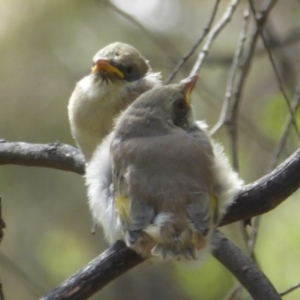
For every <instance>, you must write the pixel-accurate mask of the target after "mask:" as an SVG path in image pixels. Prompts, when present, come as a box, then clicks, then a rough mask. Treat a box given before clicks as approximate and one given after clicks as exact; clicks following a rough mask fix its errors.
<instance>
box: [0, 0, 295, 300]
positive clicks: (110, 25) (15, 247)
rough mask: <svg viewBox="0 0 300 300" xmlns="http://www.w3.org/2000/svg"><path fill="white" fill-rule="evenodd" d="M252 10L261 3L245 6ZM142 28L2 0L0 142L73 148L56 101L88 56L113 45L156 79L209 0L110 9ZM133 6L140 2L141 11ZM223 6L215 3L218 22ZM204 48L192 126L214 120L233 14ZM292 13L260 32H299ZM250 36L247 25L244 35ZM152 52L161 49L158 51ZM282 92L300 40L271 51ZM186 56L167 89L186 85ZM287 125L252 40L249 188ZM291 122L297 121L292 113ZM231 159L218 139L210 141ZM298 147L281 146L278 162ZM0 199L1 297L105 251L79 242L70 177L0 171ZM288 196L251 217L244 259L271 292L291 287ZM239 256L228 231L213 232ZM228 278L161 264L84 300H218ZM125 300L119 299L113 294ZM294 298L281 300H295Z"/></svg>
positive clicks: (84, 11)
mask: <svg viewBox="0 0 300 300" xmlns="http://www.w3.org/2000/svg"><path fill="white" fill-rule="evenodd" d="M256 2H257V3H258V4H259V3H262V1H256ZM113 3H114V4H115V5H117V7H119V8H120V9H123V10H124V11H125V12H126V13H128V14H130V15H132V16H134V17H135V18H136V19H137V20H138V21H139V22H141V24H142V25H143V26H144V28H145V29H146V31H148V32H149V33H150V35H149V34H148V33H145V31H143V30H141V28H138V27H137V26H136V25H135V24H133V23H132V22H130V21H129V20H127V19H126V18H124V17H123V16H121V15H120V14H118V13H116V11H114V10H113V9H112V8H111V7H110V6H109V5H106V4H105V1H99V0H93V1H80V0H73V1H70V0H69V1H58V0H51V1H49V0H27V1H23V0H1V2H0V45H1V47H0V56H1V67H0V78H1V80H0V91H1V100H0V138H4V139H6V140H9V141H27V142H35V143H48V142H53V141H56V140H58V141H60V142H63V143H69V144H72V145H74V141H73V140H72V137H71V135H70V132H69V124H68V120H67V103H68V99H69V96H70V94H71V92H72V90H73V88H74V85H75V83H76V81H78V80H79V79H80V78H82V77H83V76H84V75H86V74H88V72H89V70H90V66H91V58H92V56H93V55H94V53H96V52H97V50H98V49H100V48H102V47H103V46H105V45H106V44H108V43H111V42H114V41H117V40H118V41H123V42H127V43H129V44H132V45H134V46H135V47H137V48H138V49H139V50H140V52H141V53H143V55H144V56H145V57H147V58H148V59H149V60H150V63H151V65H152V67H153V69H154V70H155V71H161V72H162V75H163V77H164V79H166V78H167V77H168V75H169V74H170V73H171V71H172V70H173V68H174V67H175V65H176V64H177V62H178V61H179V59H180V57H182V56H183V55H184V54H186V53H187V52H188V51H189V49H190V48H191V46H192V45H193V44H194V43H195V41H196V40H197V38H198V37H199V36H200V34H201V32H202V30H203V28H204V26H205V24H206V22H207V20H208V18H209V16H210V13H211V11H212V6H213V4H214V1H205V0H202V1H200V0H197V1H196V0H188V1H184V0H166V1H159V0H151V1H150V0H149V1H147V2H145V1H143V2H142V1H141V0H140V1H138V0H135V1H133V0H132V1H129V0H122V1H121V0H118V1H117V0H114V2H113ZM141 3H142V5H141ZM227 3H228V1H221V4H220V9H219V13H218V14H217V20H218V19H219V18H220V17H221V15H222V13H223V12H224V9H225V7H226V5H227ZM246 5H247V1H241V4H240V7H239V8H238V9H237V12H236V13H235V15H234V16H233V19H232V21H231V23H230V24H229V25H228V26H227V27H226V28H225V29H224V30H223V31H222V33H221V34H220V36H219V37H218V39H217V40H216V42H215V43H214V45H213V47H212V49H211V52H210V54H209V55H208V57H207V60H206V61H205V64H204V67H203V69H202V71H201V80H200V81H199V84H198V86H197V90H196V93H195V94H194V99H197V98H199V100H196V101H194V105H195V107H196V109H197V117H198V118H199V119H205V120H206V121H207V122H208V123H209V125H214V124H215V123H216V122H217V120H218V117H219V114H220V111H221V107H222V103H223V100H224V94H225V89H226V83H227V77H228V74H229V69H230V64H231V61H232V57H233V53H234V49H235V47H236V43H237V39H238V34H239V30H240V28H241V26H240V24H241V21H242V12H243V10H244V8H245V6H246ZM299 18H300V4H299V2H297V1H295V0H286V1H278V4H277V5H276V7H275V9H274V11H273V12H272V14H271V17H270V21H269V23H268V28H267V29H268V31H269V32H270V31H271V32H272V34H273V35H275V37H276V38H277V40H279V41H281V42H284V41H285V39H286V38H287V37H289V36H290V35H291V34H293V32H294V30H295V29H298V31H299ZM251 28H253V26H252V27H251ZM162 49H163V50H162ZM273 52H274V55H275V59H276V63H277V66H278V68H279V72H280V74H281V77H282V78H283V80H284V85H285V87H286V89H287V90H288V94H289V95H292V94H293V92H294V90H295V86H296V84H297V81H298V80H299V70H300V57H299V55H298V54H299V42H297V39H296V41H294V43H290V44H288V45H285V44H282V46H281V47H279V48H277V49H275V50H274V51H273ZM195 58H196V56H195V55H194V56H193V57H192V58H191V59H190V60H189V61H188V62H187V64H186V65H185V66H184V67H183V68H182V71H181V72H180V73H179V74H178V75H177V76H176V80H179V79H181V78H184V76H186V75H187V74H188V73H189V71H190V69H191V67H192V65H193V62H194V61H195ZM287 117H288V111H287V108H286V104H285V102H284V100H283V98H282V96H281V94H280V93H279V92H278V85H277V83H276V80H275V76H274V73H273V70H272V67H271V65H270V62H269V60H268V57H267V55H266V53H265V52H264V51H263V47H262V45H261V43H259V44H258V50H257V55H256V56H255V59H254V60H253V65H252V69H251V73H250V75H249V77H248V80H247V84H246V86H245V89H244V93H243V100H242V105H241V110H240V114H239V120H238V121H239V158H240V172H241V175H242V177H243V178H244V179H245V181H246V182H251V181H253V180H255V179H257V178H259V177H261V176H262V175H264V174H266V173H268V172H269V171H270V163H271V161H272V153H273V151H274V148H275V146H276V144H277V143H278V140H279V138H280V136H281V134H282V131H283V126H284V124H285V120H286V118H287ZM297 119H298V120H299V113H298V114H297ZM216 139H218V140H220V141H221V142H222V143H223V144H224V146H225V148H226V152H227V154H228V155H229V157H230V155H231V149H230V143H229V139H228V132H227V130H226V129H225V128H223V129H222V130H221V131H220V132H218V134H217V135H216ZM298 146H299V140H298V139H296V138H295V136H294V133H293V130H292V138H290V139H289V140H288V144H287V147H286V149H285V151H284V153H283V155H282V156H281V157H280V159H281V160H283V159H284V158H286V157H287V156H289V155H290V154H291V153H293V151H295V149H296V148H297V147H298ZM0 194H1V195H2V198H3V212H4V219H5V221H6V223H7V229H6V230H5V236H4V240H3V242H2V244H1V245H0V247H1V250H2V251H1V253H2V254H1V255H0V277H1V281H2V283H3V287H4V293H5V295H6V298H7V299H23V300H27V299H37V298H38V297H39V296H41V295H42V294H44V293H46V292H47V291H50V290H51V289H52V288H54V287H55V286H56V285H57V284H59V283H61V282H62V281H63V280H64V279H66V278H67V277H68V276H70V275H71V274H72V273H73V272H74V271H75V270H77V269H79V268H81V267H83V266H84V265H85V264H86V263H87V262H88V261H90V260H92V259H93V258H94V257H96V256H97V255H98V254H99V253H101V252H102V251H104V250H105V249H106V247H107V244H106V243H105V242H104V239H103V236H102V232H101V230H100V229H99V230H98V231H97V234H96V236H92V235H90V233H89V232H90V228H91V225H92V222H91V217H90V214H89V211H88V206H87V204H86V194H85V186H84V180H83V178H81V177H80V176H78V175H76V174H71V173H67V172H60V171H56V170H49V169H41V168H26V167H18V166H2V167H1V169H0ZM299 205H300V204H299V192H298V193H296V194H295V195H294V196H293V197H291V199H289V200H288V201H286V202H285V203H284V204H282V205H281V206H280V207H278V208H277V209H275V210H274V211H272V212H270V213H268V214H266V215H265V216H263V217H262V222H261V226H260V231H259V235H258V241H257V247H256V250H255V253H256V256H257V258H258V262H259V264H260V265H261V266H262V268H263V270H264V271H265V272H266V274H267V276H269V278H270V279H271V280H272V282H273V283H274V284H275V286H276V287H277V288H278V290H279V291H281V290H284V289H286V288H288V287H290V286H291V285H293V284H295V283H296V282H298V281H299V278H300V274H299V271H298V267H297V266H298V265H299V264H300V261H299V254H298V249H299V247H300V236H299V230H298V219H299V217H300V209H299ZM223 230H224V232H226V234H227V235H228V236H230V237H231V238H232V239H233V240H234V241H235V242H237V243H238V244H239V245H240V246H241V247H242V248H244V249H245V245H244V244H243V240H242V238H241V234H240V231H239V228H238V226H237V225H230V226H227V228H225V229H223ZM234 283H235V279H233V277H232V275H230V274H229V273H228V272H227V271H226V270H225V269H224V268H223V266H221V265H220V264H219V263H218V262H217V261H215V260H214V259H213V258H211V259H210V260H209V261H208V262H207V263H206V264H205V265H204V266H203V268H202V269H196V268H192V269H188V268H183V267H180V266H177V265H174V264H171V263H155V264H153V265H151V264H149V263H144V264H142V265H141V266H138V267H137V268H135V269H134V270H131V271H130V272H128V273H126V274H125V275H123V276H121V277H120V278H118V279H117V280H115V281H114V282H113V283H111V284H110V285H109V286H107V287H106V288H105V289H104V290H103V291H101V292H100V293H98V294H97V295H95V296H94V297H93V299H109V300H114V299H139V300H147V299H175V300H176V299H206V300H207V299H209V300H214V299H224V297H225V295H226V293H227V291H228V290H229V289H230V288H231V287H232V286H233V284H234ZM124 295H126V296H124ZM299 297H300V291H299V290H298V291H295V292H293V293H291V294H289V295H288V296H286V297H285V298H284V299H287V300H296V299H299Z"/></svg>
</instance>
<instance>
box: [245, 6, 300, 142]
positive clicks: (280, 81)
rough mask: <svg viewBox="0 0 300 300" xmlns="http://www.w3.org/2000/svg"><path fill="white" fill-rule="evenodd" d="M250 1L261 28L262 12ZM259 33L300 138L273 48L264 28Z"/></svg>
mask: <svg viewBox="0 0 300 300" xmlns="http://www.w3.org/2000/svg"><path fill="white" fill-rule="evenodd" d="M249 3H250V7H251V11H252V13H253V15H254V19H255V21H256V24H257V27H258V28H259V24H260V18H261V15H260V13H259V14H257V12H256V10H255V7H254V3H253V0H249ZM259 35H260V36H261V39H262V41H263V44H264V47H265V48H266V50H267V53H268V57H269V60H270V62H271V65H272V67H273V70H274V74H275V76H276V80H277V83H278V87H279V90H280V91H281V93H282V95H283V98H284V100H285V102H286V104H287V107H288V109H289V112H290V114H291V117H292V124H293V126H294V128H295V131H296V133H297V136H298V138H299V139H300V132H299V128H298V125H297V122H296V119H295V114H294V112H293V109H292V106H291V103H290V100H289V98H288V95H287V94H286V91H285V89H284V87H283V83H282V80H281V78H280V75H279V72H278V70H277V67H276V65H275V62H274V58H273V55H272V52H271V50H270V48H269V45H268V42H267V40H266V38H265V36H264V33H263V30H262V28H260V31H259Z"/></svg>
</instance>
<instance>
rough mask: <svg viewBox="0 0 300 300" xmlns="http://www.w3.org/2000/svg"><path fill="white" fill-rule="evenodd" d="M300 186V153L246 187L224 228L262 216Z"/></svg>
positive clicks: (234, 204)
mask: <svg viewBox="0 0 300 300" xmlns="http://www.w3.org/2000/svg"><path fill="white" fill-rule="evenodd" d="M299 186H300V149H298V150H297V151H296V152H295V153H294V154H293V155H292V156H291V157H289V158H288V159H287V160H285V161H284V162H283V163H282V164H281V165H279V166H278V167H277V168H276V169H275V170H274V171H272V172H271V173H269V174H267V175H265V176H264V177H262V178H261V179H259V180H257V181H255V182H253V183H251V184H248V185H246V186H244V188H243V189H242V190H241V191H240V192H239V194H238V195H237V197H236V199H235V201H234V203H233V204H232V205H231V206H230V208H229V211H228V213H227V214H226V215H225V216H224V218H223V220H222V221H221V224H220V225H221V226H223V225H226V224H229V223H233V222H236V221H240V220H244V219H250V218H252V217H255V216H257V215H262V214H264V213H266V212H268V211H270V210H272V209H274V208H275V207H276V206H278V205H279V204H280V203H282V202H283V201H284V200H286V199H287V198H288V197H289V196H290V195H292V194H293V193H294V192H295V191H296V190H297V189H298V188H299Z"/></svg>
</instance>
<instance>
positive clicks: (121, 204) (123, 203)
mask: <svg viewBox="0 0 300 300" xmlns="http://www.w3.org/2000/svg"><path fill="white" fill-rule="evenodd" d="M115 201H116V208H117V211H118V214H119V216H120V218H121V219H122V221H124V222H126V223H131V221H130V215H129V211H130V199H129V198H128V197H117V198H116V200H115Z"/></svg>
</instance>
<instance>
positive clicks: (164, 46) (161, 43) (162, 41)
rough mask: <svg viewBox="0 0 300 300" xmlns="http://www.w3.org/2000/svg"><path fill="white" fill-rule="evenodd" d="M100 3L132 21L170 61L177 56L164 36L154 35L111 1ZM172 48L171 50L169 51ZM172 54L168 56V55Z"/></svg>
mask: <svg viewBox="0 0 300 300" xmlns="http://www.w3.org/2000/svg"><path fill="white" fill-rule="evenodd" d="M100 2H101V3H104V4H105V5H107V6H108V7H109V8H110V9H111V10H113V11H114V12H116V13H117V14H119V15H121V16H122V17H124V18H125V19H126V20H128V21H129V22H131V23H133V24H134V25H135V26H136V27H138V28H139V29H140V30H141V31H142V32H143V33H144V34H145V35H146V36H147V37H148V38H149V39H150V40H152V42H153V43H155V44H156V45H157V46H158V47H159V48H160V49H161V50H162V52H163V53H165V54H168V56H169V59H170V61H171V62H172V63H173V62H174V60H175V59H177V57H179V52H178V51H177V50H176V47H175V45H174V44H172V43H171V41H169V40H168V38H167V37H166V36H163V37H160V38H157V37H158V34H156V35H154V34H153V33H152V32H151V31H150V30H148V29H147V27H145V26H144V25H143V24H141V23H140V22H139V21H137V20H136V19H135V18H134V17H133V16H131V15H130V14H128V13H126V12H125V11H123V10H121V9H119V8H118V7H117V6H115V5H114V4H113V3H112V2H111V1H109V0H101V1H100ZM170 49H172V51H169V50H170ZM171 54H172V56H171V57H170V55H171Z"/></svg>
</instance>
